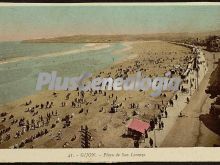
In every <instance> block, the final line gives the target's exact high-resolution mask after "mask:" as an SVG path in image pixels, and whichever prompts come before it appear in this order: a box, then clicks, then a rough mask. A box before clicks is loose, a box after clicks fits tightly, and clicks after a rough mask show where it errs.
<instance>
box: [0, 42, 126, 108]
mask: <svg viewBox="0 0 220 165" xmlns="http://www.w3.org/2000/svg"><path fill="white" fill-rule="evenodd" d="M124 48H125V45H124V44H122V43H110V44H109V46H108V47H103V48H99V49H88V44H85V43H24V42H0V104H5V103H7V102H10V101H13V100H16V99H19V98H22V97H24V96H29V95H32V94H34V93H36V92H37V91H36V90H35V87H36V82H37V78H38V74H39V72H52V71H57V73H58V76H61V77H65V76H68V77H74V76H79V75H81V74H82V73H84V72H91V73H93V72H95V71H97V70H101V69H104V68H106V67H109V66H110V65H112V63H113V62H115V61H118V60H120V59H121V58H123V57H125V56H126V54H125V52H123V51H121V50H123V49H124ZM82 50H85V51H82ZM115 52H120V53H117V55H116V54H115Z"/></svg>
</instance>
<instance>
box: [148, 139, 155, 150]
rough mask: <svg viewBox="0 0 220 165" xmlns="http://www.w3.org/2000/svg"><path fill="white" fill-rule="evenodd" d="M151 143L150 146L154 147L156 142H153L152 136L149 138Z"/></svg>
mask: <svg viewBox="0 0 220 165" xmlns="http://www.w3.org/2000/svg"><path fill="white" fill-rule="evenodd" d="M149 144H150V147H151V148H152V147H153V144H154V142H153V139H152V138H150V140H149Z"/></svg>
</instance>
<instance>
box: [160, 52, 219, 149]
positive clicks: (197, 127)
mask: <svg viewBox="0 0 220 165" xmlns="http://www.w3.org/2000/svg"><path fill="white" fill-rule="evenodd" d="M218 57H220V54H218ZM205 58H206V60H207V62H208V72H207V74H206V75H205V77H204V78H203V80H202V81H201V83H200V86H199V89H198V90H197V91H195V93H194V94H193V96H192V97H191V99H190V103H189V104H188V105H186V107H185V108H184V110H183V111H182V113H183V115H185V116H184V117H181V118H177V120H176V122H175V125H174V126H173V127H172V128H171V130H170V131H169V133H168V135H167V136H166V137H165V139H164V140H163V142H162V144H161V145H160V147H194V146H213V143H216V142H219V141H220V138H219V136H218V135H216V134H214V133H213V132H211V131H210V130H209V129H207V128H206V127H205V126H204V124H203V123H202V122H201V121H200V120H199V116H200V115H201V114H204V113H208V112H209V107H210V102H211V101H210V98H209V95H208V94H206V93H205V90H206V88H207V86H208V83H209V78H210V76H211V73H212V71H213V70H214V67H213V62H214V60H213V56H212V54H211V53H209V52H205Z"/></svg>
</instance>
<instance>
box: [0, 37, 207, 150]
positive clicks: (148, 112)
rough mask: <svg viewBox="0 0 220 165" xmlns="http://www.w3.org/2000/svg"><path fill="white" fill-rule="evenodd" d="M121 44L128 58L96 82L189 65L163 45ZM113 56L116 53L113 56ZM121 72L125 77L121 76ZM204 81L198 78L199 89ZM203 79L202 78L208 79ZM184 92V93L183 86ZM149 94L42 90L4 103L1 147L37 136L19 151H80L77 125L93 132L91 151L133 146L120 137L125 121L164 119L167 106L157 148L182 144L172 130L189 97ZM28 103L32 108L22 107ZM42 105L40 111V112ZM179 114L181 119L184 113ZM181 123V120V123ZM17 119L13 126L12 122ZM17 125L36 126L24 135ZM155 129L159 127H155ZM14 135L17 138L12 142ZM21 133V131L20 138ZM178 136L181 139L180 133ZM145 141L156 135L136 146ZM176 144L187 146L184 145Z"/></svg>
mask: <svg viewBox="0 0 220 165" xmlns="http://www.w3.org/2000/svg"><path fill="white" fill-rule="evenodd" d="M125 45H126V48H125V49H124V50H123V51H126V53H127V56H126V57H125V58H123V59H122V60H120V61H116V62H115V63H113V65H112V66H111V67H110V68H106V69H104V70H100V71H97V72H96V73H93V75H94V77H96V76H97V75H98V76H100V77H106V76H111V77H112V78H116V77H118V76H127V75H129V76H130V75H134V74H135V73H136V72H138V71H142V73H143V75H145V76H149V75H150V76H153V77H157V76H163V75H164V73H165V72H167V71H169V70H171V69H173V68H175V67H176V66H180V67H181V68H183V70H184V69H185V68H186V67H187V66H188V60H189V59H190V57H192V56H193V55H192V53H191V50H190V49H189V48H186V47H184V46H180V45H176V44H171V43H168V42H165V41H138V42H129V43H125ZM92 46H94V45H89V46H88V47H92ZM97 47H98V46H97ZM115 53H116V54H117V52H115ZM124 71H127V72H126V73H125V72H124ZM177 73H179V72H177ZM177 73H176V74H177ZM204 75H205V74H203V76H204ZM203 76H202V78H201V86H203V85H202V84H203ZM206 77H207V75H206ZM206 77H205V78H204V79H207V78H208V77H207V78H206ZM204 86H205V85H204ZM184 87H185V88H187V84H186V85H185V86H184ZM201 88H202V87H201ZM200 90H202V89H200ZM149 92H150V91H149ZM149 92H143V91H142V92H140V91H105V92H103V91H102V92H85V94H84V96H83V99H82V98H81V94H80V93H78V91H58V92H56V93H55V94H54V93H53V91H42V92H39V93H37V94H36V95H32V96H28V97H25V98H21V99H18V100H16V101H13V102H10V103H7V104H5V105H2V106H1V107H0V112H1V113H3V112H7V115H6V117H5V121H3V122H2V123H1V124H0V127H1V128H9V127H10V131H9V132H10V138H9V139H8V140H5V141H4V142H2V143H1V144H0V148H9V147H12V148H13V147H14V146H19V144H21V143H22V142H23V143H24V141H25V139H29V138H30V137H32V136H35V135H36V134H38V135H39V136H38V137H37V138H35V139H34V140H32V141H31V142H28V143H25V145H23V146H22V147H24V148H62V147H68V148H78V147H81V133H80V129H81V126H85V125H87V126H88V129H89V132H90V133H91V141H90V146H91V147H92V148H97V147H105V148H127V147H134V140H133V139H132V138H128V137H123V134H125V133H126V130H127V128H126V125H127V123H128V122H129V120H131V119H133V118H138V119H141V120H143V121H146V122H149V121H150V120H151V119H152V118H154V117H155V116H158V115H159V114H161V115H164V112H162V113H161V108H162V107H164V106H166V107H167V112H168V118H165V117H164V116H163V117H162V119H161V120H162V121H163V122H164V125H165V126H164V128H163V129H156V130H155V131H156V139H157V146H158V147H160V146H162V147H163V146H166V145H165V144H166V143H167V146H172V144H173V143H172V144H169V143H168V142H167V139H169V140H170V142H175V143H178V140H180V141H181V139H182V138H180V137H178V138H179V139H178V140H173V136H174V135H175V134H173V132H172V130H173V129H177V130H179V128H180V127H184V126H178V121H179V120H180V119H177V118H178V115H179V113H180V112H181V110H180V109H178V107H182V108H184V107H185V106H186V108H187V106H188V107H189V106H190V104H186V98H187V97H189V93H181V92H179V93H177V94H176V93H174V92H164V93H163V94H162V95H161V96H160V97H157V98H153V97H150V96H149ZM175 94H176V95H178V97H179V99H177V100H175V99H173V97H174V95H175ZM192 94H193V96H192V99H193V98H194V97H196V96H197V92H194V91H192ZM170 99H172V100H173V103H174V106H170V104H168V102H169V101H170ZM30 100H31V103H30V104H28V105H25V103H28V102H29V101H30ZM199 100H200V99H199ZM202 100H203V99H202ZM202 100H200V101H202ZM46 102H47V103H46ZM51 103H53V104H52V105H51V106H49V108H45V104H47V105H49V104H51ZM190 103H191V100H190ZM42 104H43V105H44V107H43V108H40V105H42ZM132 104H134V106H133V107H132V106H131V105H132ZM113 105H118V108H117V111H116V112H115V113H110V110H111V107H112V106H113ZM188 109H189V108H187V110H188ZM182 112H183V113H184V114H185V110H183V111H182ZM12 116H13V117H12ZM48 116H50V117H48ZM66 116H69V117H68V121H70V125H69V126H65V125H66V123H65V120H66ZM23 118H24V119H23ZM48 118H50V119H49V121H47V122H45V121H46V119H47V120H48ZM2 119H3V118H2ZM184 119H185V118H181V120H184ZM187 119H189V118H187ZM190 119H191V117H190ZM16 120H17V123H16V122H14V121H16ZM21 120H22V121H24V122H26V121H28V122H29V123H31V122H32V123H34V125H35V124H36V123H38V124H37V127H36V128H34V129H31V130H29V131H22V127H20V126H18V122H19V121H21ZM33 120H34V121H33ZM42 120H43V122H42ZM176 120H177V121H176ZM197 120H198V119H197ZM176 122H177V123H176ZM186 122H188V121H186ZM12 123H13V124H12ZM184 123H185V122H184ZM174 124H175V125H174ZM34 127H35V126H34ZM157 127H158V125H156V128H157ZM45 129H46V131H45ZM44 131H45V132H46V133H45V132H44ZM18 132H19V136H18V137H16V138H15V136H16V133H17V134H18ZM20 132H22V134H21V135H20ZM39 132H40V133H39ZM41 132H42V133H41ZM174 132H175V130H174ZM178 136H182V135H181V134H178ZM189 136H190V135H189ZM3 138H4V137H3ZM149 138H152V139H154V143H155V135H154V131H150V132H149V137H148V138H147V139H146V141H144V142H142V143H141V144H140V147H150V145H149V143H148V141H149ZM164 139H165V140H164ZM175 139H176V138H175ZM23 143H22V144H23ZM178 144H179V145H180V146H185V145H184V144H183V145H182V143H178ZM154 145H155V144H154ZM186 146H187V145H186Z"/></svg>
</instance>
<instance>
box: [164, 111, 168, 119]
mask: <svg viewBox="0 0 220 165" xmlns="http://www.w3.org/2000/svg"><path fill="white" fill-rule="evenodd" d="M164 113H165V117H166V118H167V115H168V113H167V111H166V110H165V112H164Z"/></svg>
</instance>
